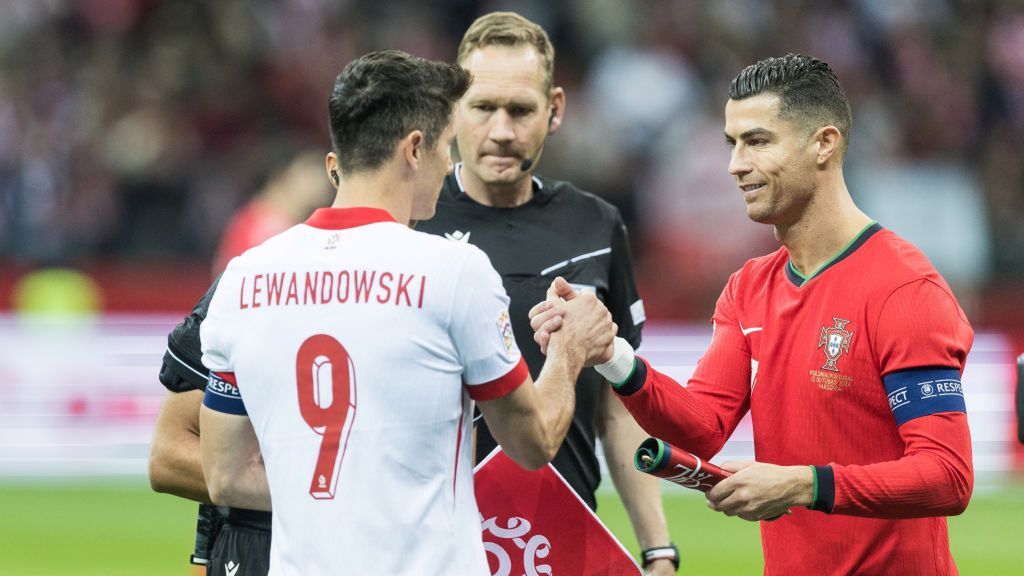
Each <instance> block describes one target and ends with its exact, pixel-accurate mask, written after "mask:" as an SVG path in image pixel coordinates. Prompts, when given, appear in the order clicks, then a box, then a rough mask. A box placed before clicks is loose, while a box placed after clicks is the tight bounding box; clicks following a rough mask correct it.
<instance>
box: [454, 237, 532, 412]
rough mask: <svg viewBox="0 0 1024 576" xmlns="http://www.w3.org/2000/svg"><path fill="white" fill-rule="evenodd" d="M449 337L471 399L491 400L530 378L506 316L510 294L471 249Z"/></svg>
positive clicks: (457, 291) (486, 261) (480, 254)
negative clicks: (457, 356)
mask: <svg viewBox="0 0 1024 576" xmlns="http://www.w3.org/2000/svg"><path fill="white" fill-rule="evenodd" d="M454 294H455V300H454V302H453V304H452V325H451V334H452V339H453V340H454V342H455V348H456V350H457V351H458V354H459V358H460V360H461V362H462V366H463V369H464V372H463V384H464V385H465V386H466V390H467V391H468V392H469V396H470V397H471V398H473V399H474V400H493V399H495V398H500V397H502V396H505V395H506V394H508V393H510V392H512V391H513V390H515V389H516V388H517V387H518V386H519V385H520V384H522V383H523V382H524V381H525V380H526V378H527V377H528V376H529V370H528V369H527V368H526V363H525V362H524V361H523V357H522V354H521V353H520V352H519V347H518V346H516V339H515V336H514V335H513V333H512V322H511V321H510V319H509V315H508V301H509V299H508V295H507V294H506V293H505V288H504V286H502V284H501V277H500V276H499V275H498V273H497V272H496V271H495V270H494V268H493V267H492V266H491V262H490V260H489V259H488V258H487V256H486V255H485V254H484V253H483V252H482V251H480V250H478V249H472V250H471V251H470V255H469V256H468V257H467V258H466V262H465V264H464V265H463V268H462V273H461V275H460V277H459V279H458V282H457V284H456V286H455V292H454Z"/></svg>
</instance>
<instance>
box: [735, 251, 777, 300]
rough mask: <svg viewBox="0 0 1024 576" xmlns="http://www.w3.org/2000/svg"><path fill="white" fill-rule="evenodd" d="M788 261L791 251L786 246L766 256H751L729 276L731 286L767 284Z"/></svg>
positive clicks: (742, 287)
mask: <svg viewBox="0 0 1024 576" xmlns="http://www.w3.org/2000/svg"><path fill="white" fill-rule="evenodd" d="M788 261H789V251H788V250H786V247H785V246H783V247H780V248H779V249H778V250H776V251H774V252H771V253H769V254H765V255H764V256H758V257H756V258H751V259H750V260H747V261H746V263H744V264H743V267H741V268H740V269H739V270H737V271H735V272H733V273H732V275H731V276H729V286H732V287H733V288H734V289H747V288H750V287H759V286H765V285H767V283H768V281H769V279H770V278H772V276H773V275H774V274H775V273H776V272H777V271H778V270H779V268H781V267H784V266H785V265H786V262H788Z"/></svg>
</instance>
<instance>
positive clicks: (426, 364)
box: [201, 208, 528, 575]
mask: <svg viewBox="0 0 1024 576" xmlns="http://www.w3.org/2000/svg"><path fill="white" fill-rule="evenodd" d="M201 336H202V338H201V341H202V348H203V364H204V365H205V366H206V367H207V368H208V369H210V371H211V379H210V383H209V384H208V386H207V390H206V395H205V398H204V404H205V405H206V406H207V407H209V408H211V409H215V410H220V411H223V412H227V413H238V412H243V413H247V414H248V417H249V419H250V420H251V421H252V425H253V429H254V430H255V432H256V435H257V437H258V438H259V442H260V450H261V453H262V455H263V459H264V461H265V463H266V470H267V480H268V483H269V486H270V494H271V499H272V500H273V502H274V515H273V534H274V537H273V539H272V541H271V551H270V574H272V575H292V574H448V573H465V574H477V573H478V574H486V573H487V561H486V558H485V556H484V549H483V542H482V539H481V534H480V518H479V512H478V510H477V506H476V500H475V498H474V495H473V480H472V460H471V453H470V450H471V448H470V442H469V441H468V440H469V438H470V426H471V424H472V423H471V419H472V418H471V416H472V409H473V407H472V405H473V403H472V400H491V399H496V398H499V397H501V396H504V395H506V394H508V393H510V392H511V391H513V390H514V389H515V388H516V387H518V386H519V385H520V384H522V383H523V382H524V381H525V380H526V378H527V376H528V373H527V370H526V365H525V364H524V363H523V361H522V357H521V354H520V352H519V350H518V349H517V348H516V345H515V342H514V340H513V339H512V336H511V327H510V326H509V320H508V297H507V295H506V294H505V291H504V290H503V289H502V286H501V279H500V278H499V277H498V275H497V273H496V272H495V271H494V269H493V268H492V267H491V265H490V263H489V261H488V259H487V256H486V255H485V254H484V253H483V252H481V251H480V250H478V249H476V248H474V247H472V246H464V245H460V244H456V243H452V242H448V241H447V240H445V239H443V238H436V237H432V236H430V235H427V234H423V233H419V232H415V231H413V230H410V229H409V228H408V227H406V226H404V225H401V224H398V223H397V222H395V221H394V220H393V219H392V218H391V216H390V215H389V214H388V213H387V212H384V211H382V210H376V209H371V208H352V209H320V210H318V211H316V212H315V213H314V214H313V216H312V217H311V218H310V219H309V220H307V222H306V223H304V224H300V225H298V226H295V227H294V228H291V229H289V230H288V231H286V232H284V233H282V234H280V235H278V236H275V237H274V238H271V239H270V240H268V241H266V242H264V243H263V244H262V245H260V246H258V247H256V248H253V249H251V250H249V251H247V252H245V253H244V254H243V255H242V256H240V257H238V258H235V259H234V260H232V261H231V263H230V264H229V265H228V268H227V270H226V271H225V273H224V275H223V276H222V277H221V280H220V284H219V286H218V288H217V290H216V292H215V293H214V296H213V299H212V300H211V302H210V309H209V313H208V316H207V318H206V320H205V321H204V322H203V323H202V326H201Z"/></svg>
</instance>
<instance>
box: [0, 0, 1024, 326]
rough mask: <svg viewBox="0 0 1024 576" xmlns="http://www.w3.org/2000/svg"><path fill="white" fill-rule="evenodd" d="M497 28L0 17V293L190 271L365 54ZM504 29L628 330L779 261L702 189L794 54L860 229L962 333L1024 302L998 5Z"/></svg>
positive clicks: (402, 11)
mask: <svg viewBox="0 0 1024 576" xmlns="http://www.w3.org/2000/svg"><path fill="white" fill-rule="evenodd" d="M504 4H505V3H502V2H494V1H481V0H445V1H441V2H432V3H423V2H416V1H412V0H403V1H393V2H370V1H365V0H349V1H345V2H327V0H286V1H279V2H270V1H253V0H223V1H219V2H210V3H201V2H186V1H163V0H87V1H76V2H71V1H68V0H47V1H42V2H35V1H29V0H0V268H2V267H3V266H4V265H5V264H4V263H6V265H8V266H21V267H26V266H35V265H41V264H54V263H59V264H66V265H72V266H76V265H83V264H85V263H89V262H95V261H108V262H109V261H116V262H119V263H122V262H127V263H131V262H138V261H146V260H153V259H160V260H165V259H168V260H172V261H191V262H203V263H204V265H205V263H206V262H208V261H209V259H210V258H211V257H212V254H213V251H214V249H215V247H216V244H217V241H218V239H219V237H220V235H221V232H222V230H223V227H224V223H225V222H227V221H228V219H229V217H230V215H231V214H232V212H233V211H234V210H236V209H237V208H238V207H239V206H240V205H242V204H243V203H244V202H245V201H246V200H247V199H248V198H249V197H250V196H251V195H252V194H254V193H255V192H256V191H257V190H258V189H259V186H260V184H261V182H262V181H263V180H264V179H265V177H266V175H267V174H268V173H270V172H271V171H273V170H274V169H275V168H277V167H279V166H280V165H281V164H282V163H284V162H286V161H288V160H289V159H291V157H292V156H293V155H294V154H295V153H296V152H297V151H299V150H303V149H306V148H308V147H311V146H312V147H318V148H323V149H324V151H326V150H327V148H328V145H329V139H328V136H327V134H326V131H325V129H324V125H325V123H324V118H325V117H326V109H325V108H324V106H323V102H324V101H325V97H326V95H327V94H328V92H329V90H330V87H331V85H332V81H333V78H334V75H335V74H336V73H337V70H338V69H339V67H340V66H341V65H342V64H343V63H345V62H347V61H349V60H351V59H352V58H354V57H355V56H357V55H359V54H361V53H363V52H366V51H368V50H372V49H379V48H398V49H402V50H406V51H408V52H410V53H413V54H416V55H419V56H423V57H428V58H438V59H446V60H452V59H453V58H454V56H455V47H456V45H457V43H458V40H459V37H460V36H461V33H462V31H463V30H465V28H466V27H467V25H468V24H469V23H470V22H471V21H472V20H473V19H474V18H475V17H476V16H477V15H479V14H481V13H483V12H486V11H490V10H495V9H499V8H502V7H503V6H504ZM515 9H516V10H517V11H519V12H520V13H523V14H524V15H526V16H528V17H530V18H531V19H533V20H535V21H537V22H538V23H540V24H541V25H542V26H544V28H546V29H547V30H548V31H549V32H550V33H551V36H552V40H553V41H554V43H555V47H556V51H557V55H558V59H559V63H560V64H559V66H558V69H557V75H556V83H557V84H559V85H562V86H565V87H566V89H567V92H568V93H569V94H570V98H569V100H568V103H567V113H566V121H565V123H564V126H563V129H562V131H561V132H560V133H559V134H557V136H556V137H554V138H552V139H551V142H550V143H549V144H548V147H547V152H546V155H545V158H544V163H543V166H542V167H541V170H542V171H543V172H544V173H545V174H546V175H548V176H551V177H555V178H565V179H570V180H572V181H573V182H575V183H577V184H578V185H579V186H581V187H582V188H585V189H589V190H593V191H595V192H597V193H599V194H600V195H602V196H603V197H604V198H606V199H608V200H610V201H611V202H613V203H614V204H616V205H617V206H618V207H619V208H620V210H622V212H623V215H624V217H625V218H626V219H627V222H628V223H629V224H630V226H631V233H632V236H633V241H634V250H635V252H636V255H637V269H638V284H639V286H640V288H641V290H642V291H643V296H644V299H645V300H646V301H647V303H648V316H649V317H652V318H659V319H661V318H684V319H694V320H697V319H699V320H704V319H706V318H707V316H708V314H709V312H710V310H711V306H712V304H713V302H714V299H715V297H716V296H717V294H718V291H719V289H720V287H721V284H722V281H723V279H724V278H725V277H726V276H727V275H728V273H729V272H730V271H732V270H735V269H736V268H737V267H738V266H739V265H740V264H741V263H742V262H743V261H744V260H746V259H747V258H749V257H751V256H754V255H758V254H763V253H766V252H768V251H770V250H773V249H774V248H775V246H776V244H775V241H774V240H773V238H772V237H771V235H770V233H769V232H768V229H767V228H766V227H762V226H758V225H756V224H754V223H751V222H749V221H748V220H747V217H746V215H745V213H744V211H743V210H742V204H741V203H740V199H739V197H738V194H737V193H736V189H735V186H734V183H733V182H732V179H731V177H730V176H729V175H728V174H727V172H726V171H725V170H723V169H722V167H723V166H724V165H725V164H726V163H727V158H728V149H727V147H726V146H725V144H724V141H723V137H722V122H721V117H722V106H723V104H724V102H725V99H726V88H727V85H728V82H729V80H730V79H731V77H732V76H733V75H734V74H735V71H736V70H739V69H741V68H742V67H743V66H745V65H746V64H748V63H750V62H753V61H755V60H757V59H758V58H761V57H764V56H767V55H774V54H781V53H786V52H804V53H809V54H813V55H815V56H817V57H819V58H821V59H823V60H825V61H827V62H829V63H830V64H831V65H832V66H833V67H834V69H835V70H836V72H837V73H838V75H839V77H840V79H841V81H842V82H843V85H844V86H845V88H846V90H847V93H848V95H849V97H850V100H851V103H852V106H853V110H854V116H855V126H856V127H857V129H856V132H855V134H854V135H853V137H852V140H851V146H852V150H851V154H850V155H849V161H848V164H847V167H848V178H849V182H850V187H851V191H852V193H853V196H854V198H855V200H856V201H857V202H858V204H860V205H861V206H862V207H863V208H864V209H865V211H866V212H867V213H869V214H870V215H872V216H873V217H875V218H876V219H878V220H879V222H880V223H882V224H883V225H885V226H887V227H890V228H892V229H893V230H894V231H896V232H897V233H899V234H901V235H903V236H905V237H906V238H908V239H909V240H910V241H912V242H914V243H915V244H917V245H918V246H919V247H920V248H921V249H922V250H923V251H924V252H925V253H926V254H927V255H928V256H929V257H930V258H931V259H932V261H933V262H934V263H935V265H936V267H937V268H938V270H939V271H940V272H941V273H942V274H943V275H944V276H945V278H946V279H947V280H948V281H949V282H950V284H951V285H952V286H953V289H954V290H955V291H956V292H957V295H958V297H959V299H960V301H961V302H962V303H963V305H964V307H965V309H967V312H968V314H969V315H971V317H972V319H973V320H975V321H976V322H978V321H979V320H980V321H981V322H987V323H993V322H995V323H999V321H1002V322H1003V323H1010V322H1012V321H1013V320H1012V319H1007V318H1006V317H1005V316H1004V315H1003V314H1002V311H1003V310H1008V309H1010V310H1012V309H1013V308H1014V307H1015V306H1013V305H1012V300H1013V298H1014V296H1013V294H1015V293H1016V292H1019V289H1020V288H1019V287H1020V286H1021V284H1022V283H1024V163H1021V162H1020V158H1021V157H1024V7H1022V6H1021V4H1020V3H1019V2H1013V1H998V0H991V1H982V2H967V1H956V0H906V1H903V2H885V1H882V0H848V1H845V2H835V3H817V2H810V1H797V0H793V1H786V0H777V1H774V2H760V1H756V0H723V1H719V2H700V1H697V0H686V1H669V0H651V1H648V0H644V1H631V2H614V1H610V0H600V1H584V0H566V1H562V2H550V1H541V0H529V1H526V2H517V3H515ZM324 184H325V186H326V185H327V182H326V180H325V182H324ZM680 222H685V223H686V224H684V225H680ZM1000 302H1006V304H1005V305H1001V304H1000ZM4 304H5V303H0V306H3V305H4ZM1018 310H1019V308H1018ZM1016 314H1017V315H1016V316H1015V318H1016V321H1017V322H1020V321H1022V320H1024V318H1021V316H1020V312H1019V311H1018V312H1017V313H1016Z"/></svg>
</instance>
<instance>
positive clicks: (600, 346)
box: [530, 276, 618, 366]
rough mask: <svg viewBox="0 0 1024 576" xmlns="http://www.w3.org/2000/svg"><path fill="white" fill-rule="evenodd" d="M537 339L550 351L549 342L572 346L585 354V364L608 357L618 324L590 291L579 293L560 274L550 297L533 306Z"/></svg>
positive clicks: (533, 326)
mask: <svg viewBox="0 0 1024 576" xmlns="http://www.w3.org/2000/svg"><path fill="white" fill-rule="evenodd" d="M530 326H531V327H532V328H533V329H534V340H535V341H536V342H537V343H538V344H539V345H540V347H541V351H542V352H543V353H544V354H547V349H548V345H549V344H554V345H556V346H567V347H570V350H569V352H570V353H576V354H582V355H583V357H584V358H585V360H584V365H585V366H593V365H595V364H601V363H603V362H606V361H608V360H609V359H610V358H611V356H612V350H613V342H614V339H615V334H616V333H617V332H618V326H616V325H615V323H614V322H612V316H611V313H610V312H608V309H607V308H606V307H605V306H604V304H603V303H601V301H600V300H598V299H597V296H595V295H594V294H591V293H589V292H582V293H577V292H576V291H575V290H573V289H572V286H570V285H569V283H568V282H566V281H565V279H564V278H562V277H561V276H559V277H558V278H555V280H554V282H552V283H551V287H550V288H549V289H548V294H547V299H546V300H545V301H544V302H541V303H540V304H538V305H537V306H534V307H533V309H532V310H530Z"/></svg>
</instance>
